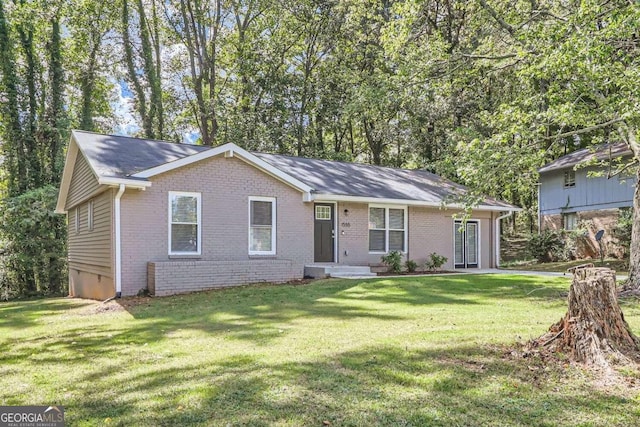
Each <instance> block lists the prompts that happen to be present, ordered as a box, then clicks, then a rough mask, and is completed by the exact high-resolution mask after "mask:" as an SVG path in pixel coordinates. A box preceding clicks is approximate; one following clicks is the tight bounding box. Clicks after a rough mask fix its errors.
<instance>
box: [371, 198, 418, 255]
mask: <svg viewBox="0 0 640 427" xmlns="http://www.w3.org/2000/svg"><path fill="white" fill-rule="evenodd" d="M371 208H380V209H384V226H385V228H384V232H385V233H384V234H385V244H384V245H385V251H384V252H380V251H371V250H370V249H369V247H370V242H369V235H370V234H369V231H370V230H371V229H370V228H369V222H370V215H371ZM389 209H397V210H403V211H404V217H403V222H404V230H398V229H391V228H390V224H389ZM374 230H381V229H374ZM390 231H404V243H403V246H404V250H402V251H400V252H401V253H403V254H406V253H407V252H408V251H409V248H408V243H409V209H408V207H407V205H388V204H379V203H369V205H368V206H367V250H368V251H369V254H371V255H381V254H388V253H389V250H390V249H389V232H390Z"/></svg>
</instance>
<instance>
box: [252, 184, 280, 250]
mask: <svg viewBox="0 0 640 427" xmlns="http://www.w3.org/2000/svg"><path fill="white" fill-rule="evenodd" d="M275 253H276V199H275V198H274V197H249V255H275Z"/></svg>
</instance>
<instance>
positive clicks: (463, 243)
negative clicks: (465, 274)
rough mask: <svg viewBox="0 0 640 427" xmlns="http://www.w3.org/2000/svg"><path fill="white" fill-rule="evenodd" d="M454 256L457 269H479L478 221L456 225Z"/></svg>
mask: <svg viewBox="0 0 640 427" xmlns="http://www.w3.org/2000/svg"><path fill="white" fill-rule="evenodd" d="M454 228H455V229H454V246H455V247H454V255H455V260H454V262H455V267H456V268H478V234H479V233H478V221H467V223H466V224H465V225H464V227H463V226H462V222H461V221H455V223H454Z"/></svg>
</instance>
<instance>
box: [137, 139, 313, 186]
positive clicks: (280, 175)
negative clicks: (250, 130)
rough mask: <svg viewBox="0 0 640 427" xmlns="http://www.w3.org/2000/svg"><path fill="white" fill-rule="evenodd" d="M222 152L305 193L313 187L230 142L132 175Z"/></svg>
mask: <svg viewBox="0 0 640 427" xmlns="http://www.w3.org/2000/svg"><path fill="white" fill-rule="evenodd" d="M220 154H224V155H225V157H227V158H229V157H235V156H237V157H238V158H240V159H241V160H243V161H245V162H247V163H249V164H251V165H252V166H254V167H256V168H258V169H260V170H262V171H263V172H265V173H267V174H268V175H271V176H273V177H274V178H277V179H279V180H280V181H283V182H284V183H286V184H288V185H290V186H291V187H294V188H296V189H297V190H300V191H302V192H305V193H310V192H311V191H312V190H313V189H312V188H311V187H309V186H308V185H306V184H305V183H303V182H302V181H300V180H298V179H296V178H294V177H293V176H291V175H289V174H287V173H285V172H283V171H281V170H280V169H278V168H276V167H275V166H272V165H270V164H269V163H267V162H265V161H264V160H262V159H260V158H258V157H257V156H255V155H253V154H251V153H250V152H248V151H247V150H245V149H243V148H240V147H238V146H237V145H236V144H234V143H232V142H229V143H227V144H224V145H221V146H219V147H215V148H211V149H209V150H206V151H202V152H200V153H197V154H192V155H191V156H188V157H184V158H182V159H179V160H175V161H173V162H169V163H165V164H164V165H160V166H156V167H153V168H150V169H147V170H144V171H142V172H138V173H136V174H134V175H131V176H132V177H134V178H151V177H153V176H155V175H159V174H161V173H165V172H168V171H171V170H174V169H177V168H180V167H183V166H187V165H190V164H192V163H195V162H199V161H201V160H205V159H208V158H211V157H215V156H218V155H220Z"/></svg>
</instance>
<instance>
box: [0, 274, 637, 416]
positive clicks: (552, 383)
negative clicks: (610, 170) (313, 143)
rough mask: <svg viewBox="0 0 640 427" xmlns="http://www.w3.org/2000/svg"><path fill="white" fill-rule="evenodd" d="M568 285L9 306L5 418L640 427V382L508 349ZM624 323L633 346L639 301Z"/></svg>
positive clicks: (304, 289) (389, 283) (0, 352)
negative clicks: (56, 409)
mask: <svg viewBox="0 0 640 427" xmlns="http://www.w3.org/2000/svg"><path fill="white" fill-rule="evenodd" d="M568 284H569V280H568V278H550V277H526V276H491V275H487V276H445V277H406V278H400V279H395V278H394V279H384V278H382V279H375V280H366V281H354V280H327V281H317V282H313V283H311V284H306V285H297V286H295V285H284V286H255V287H245V288H235V289H227V290H223V291H214V292H207V293H199V294H192V295H186V296H178V297H171V298H156V299H124V300H121V301H119V302H111V303H108V304H101V303H95V302H90V301H81V300H70V299H49V300H39V301H27V302H16V303H3V304H0V359H1V363H0V378H1V380H0V381H1V382H0V404H2V405H19V404H41V405H48V404H60V405H63V406H65V409H66V414H67V420H68V425H71V426H76V425H91V426H93V425H123V426H130V425H149V426H158V425H172V426H173V425H258V426H261V425H288V426H299V425H310V426H322V425H331V426H349V425H353V426H371V425H389V426H401V425H414V426H429V425H443V426H452V425H464V426H467V425H492V426H493V425H534V426H535V425H537V426H555V425H567V426H569V425H570V426H575V425H602V426H605V425H606V426H610V425H621V426H622V425H637V424H638V423H640V390H639V389H638V386H637V384H638V383H640V376H639V375H638V373H637V372H633V371H628V372H626V374H625V377H623V378H622V380H620V381H618V382H616V383H614V384H606V383H602V382H601V381H599V380H598V379H596V378H594V377H592V375H591V374H589V373H587V372H585V371H582V370H581V369H579V368H577V367H574V366H570V365H566V366H564V365H563V364H562V363H549V364H543V363H542V362H541V361H540V360H536V359H522V358H519V357H514V356H511V355H510V352H509V351H508V347H509V346H513V345H514V342H516V341H524V340H527V339H529V338H533V337H537V336H538V335H540V334H542V333H543V332H544V331H545V330H546V329H547V327H548V326H550V325H551V323H553V322H554V321H556V320H558V319H559V318H560V317H561V316H562V315H563V314H564V312H565V311H566V305H565V304H566V303H565V299H564V298H563V297H562V296H561V293H563V292H565V291H566V290H567V288H568ZM623 311H624V312H625V316H626V318H627V320H628V321H629V322H630V324H631V326H632V328H633V330H634V332H635V333H636V334H638V335H640V307H639V306H638V303H637V302H633V303H632V302H626V303H624V305H623ZM634 382H635V384H636V386H635V387H634V386H633V383H634ZM630 384H631V385H630Z"/></svg>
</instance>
